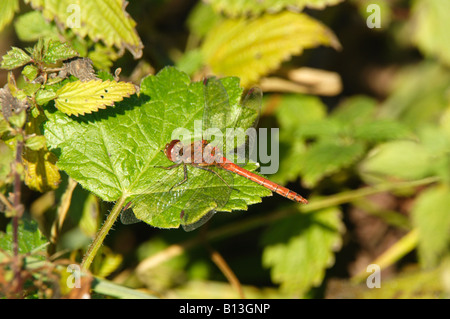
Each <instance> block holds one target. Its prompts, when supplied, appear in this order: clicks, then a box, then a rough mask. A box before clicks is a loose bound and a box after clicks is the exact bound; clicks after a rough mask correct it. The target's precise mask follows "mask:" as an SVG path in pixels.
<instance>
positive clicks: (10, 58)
mask: <svg viewBox="0 0 450 319" xmlns="http://www.w3.org/2000/svg"><path fill="white" fill-rule="evenodd" d="M29 62H31V57H30V56H29V55H28V54H26V53H25V51H23V50H22V49H19V48H16V47H12V50H9V51H8V52H7V53H6V54H5V55H4V56H3V57H2V63H1V64H0V67H1V68H2V69H7V70H12V69H15V68H18V67H20V66H22V65H25V64H27V63H29Z"/></svg>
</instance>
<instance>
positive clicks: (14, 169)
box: [12, 140, 23, 291]
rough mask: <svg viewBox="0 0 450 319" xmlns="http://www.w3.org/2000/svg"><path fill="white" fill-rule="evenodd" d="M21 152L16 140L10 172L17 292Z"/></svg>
mask: <svg viewBox="0 0 450 319" xmlns="http://www.w3.org/2000/svg"><path fill="white" fill-rule="evenodd" d="M22 151H23V142H22V141H20V140H18V141H17V146H16V158H15V161H14V164H13V167H12V172H13V176H14V182H13V189H14V198H13V207H14V216H13V220H12V233H13V240H12V250H13V256H14V261H13V269H14V281H15V283H16V288H17V291H19V290H21V286H22V280H21V275H20V268H21V267H20V260H19V220H20V218H21V217H22V214H23V206H22V205H21V203H20V197H21V190H20V187H21V181H20V174H19V172H18V169H17V168H18V166H19V165H21V163H22Z"/></svg>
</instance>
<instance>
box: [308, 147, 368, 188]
mask: <svg viewBox="0 0 450 319" xmlns="http://www.w3.org/2000/svg"><path fill="white" fill-rule="evenodd" d="M364 149H365V148H364V145H363V144H362V143H359V142H355V143H353V144H349V145H345V144H341V143H337V142H334V141H328V140H326V141H320V142H317V143H315V144H314V145H312V146H311V147H310V148H309V149H308V151H307V152H306V154H305V155H304V157H303V163H302V176H303V179H302V182H303V183H305V185H308V186H314V185H316V184H317V183H318V182H319V181H320V180H321V179H322V178H324V177H325V176H328V175H331V174H332V173H335V172H337V171H339V170H340V169H342V168H346V167H348V166H350V165H351V164H352V163H354V162H355V161H356V160H357V159H358V158H360V157H361V156H362V155H363V153H364Z"/></svg>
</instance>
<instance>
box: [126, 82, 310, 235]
mask: <svg viewBox="0 0 450 319" xmlns="http://www.w3.org/2000/svg"><path fill="white" fill-rule="evenodd" d="M203 91H204V99H205V107H204V110H203V116H202V132H203V134H205V132H207V131H208V130H209V129H219V130H223V129H225V128H240V127H244V128H245V127H255V126H256V124H257V121H258V118H259V113H260V109H261V101H262V91H261V89H259V88H258V87H254V88H251V89H250V90H249V91H248V92H247V94H246V95H245V96H244V98H243V99H242V101H241V103H240V104H239V105H238V106H237V107H233V106H232V105H231V104H230V103H229V97H228V94H227V92H226V90H225V87H224V86H223V84H222V82H221V81H220V80H219V79H217V78H215V77H210V78H206V79H205V80H204V81H203ZM232 132H234V133H235V132H236V131H235V130H232ZM224 136H225V137H224V138H225V140H226V141H228V140H230V139H231V140H232V141H234V136H233V135H231V136H229V135H227V134H225V135H224ZM244 141H245V142H244V144H245V145H243V146H241V147H244V148H245V147H248V145H247V144H248V138H247V139H244ZM223 142H224V141H223V139H222V140H221V139H214V141H211V140H208V139H207V138H206V137H205V136H203V135H202V138H199V139H196V140H194V141H182V140H179V139H174V140H171V141H170V142H168V143H167V144H166V145H165V147H164V150H163V153H164V155H165V157H166V158H167V159H168V160H169V161H170V162H171V163H172V165H169V166H156V167H155V168H158V169H165V170H167V171H172V170H176V169H180V167H182V172H183V178H182V179H181V180H180V181H179V182H177V183H176V184H174V185H172V186H170V188H169V189H168V190H166V191H163V192H161V194H160V195H159V196H156V197H153V198H152V200H153V201H155V202H156V204H155V205H153V206H152V207H156V208H158V210H159V211H162V212H163V213H164V210H169V207H171V205H175V206H177V209H178V211H179V216H176V217H175V218H178V219H179V222H180V224H181V225H182V227H183V228H184V230H185V231H192V230H194V229H196V228H198V227H200V226H202V225H203V224H205V223H206V222H207V221H208V220H209V219H210V218H211V217H212V216H213V215H214V214H215V212H216V211H218V210H220V209H221V208H223V207H224V206H225V205H226V204H227V202H228V200H229V198H230V195H231V192H232V191H233V190H234V188H233V184H234V177H233V174H236V175H239V176H242V177H244V178H246V179H248V180H250V181H252V182H254V183H257V184H259V185H261V186H263V187H265V188H267V189H269V190H270V191H272V192H275V193H277V194H279V195H281V196H283V197H285V198H287V199H290V200H292V201H294V202H298V203H302V204H307V203H308V201H307V200H306V199H305V198H304V197H302V196H301V195H299V194H297V193H296V192H294V191H292V190H290V189H288V188H286V187H284V186H281V185H279V184H277V183H274V182H272V181H270V180H268V179H267V178H265V177H263V176H261V175H258V174H256V173H253V172H251V171H249V170H247V169H245V168H243V167H241V166H240V165H238V164H236V163H235V162H234V160H231V159H229V158H228V157H227V151H228V153H231V154H234V155H235V153H236V149H237V148H238V147H239V145H235V144H236V143H235V142H233V143H231V145H232V146H233V147H230V148H231V150H229V149H226V147H225V146H229V143H226V142H225V143H223ZM234 146H236V147H234ZM231 151H232V152H231ZM248 153H249V152H247V153H246V154H248ZM243 163H244V164H245V163H246V161H243ZM190 168H195V169H200V170H202V171H204V172H207V173H205V174H203V176H205V187H197V188H196V189H195V190H193V189H192V187H191V185H190V184H189V179H190V177H189V175H190V174H189V171H191V172H192V170H190ZM197 174H199V173H198V172H197ZM167 187H168V185H166V188H167ZM183 196H184V197H186V198H188V199H187V200H184V201H182V202H181V205H180V202H179V201H178V200H179V199H180V198H182V197H183ZM143 199H146V197H145V196H142V197H141V199H139V198H136V199H135V200H133V201H131V202H128V203H127V205H126V206H125V207H124V210H123V212H122V214H121V220H122V222H123V223H125V224H130V223H134V222H138V221H140V219H139V218H137V217H136V216H134V214H133V213H132V212H131V210H136V208H137V207H138V206H139V204H140V203H141V200H143ZM146 200H147V201H148V200H149V199H148V198H147V199H146ZM211 203H212V207H211ZM144 206H145V205H144ZM130 209H131V210H130ZM144 209H146V208H144ZM177 209H175V211H177ZM202 209H203V210H204V212H205V213H204V214H202V216H201V217H200V218H197V219H196V216H198V214H196V213H197V211H198V210H202ZM141 211H142V209H141ZM171 211H172V212H174V210H173V209H172V210H171ZM135 213H136V211H135ZM141 215H142V212H141ZM172 215H173V214H172ZM172 218H173V216H172Z"/></svg>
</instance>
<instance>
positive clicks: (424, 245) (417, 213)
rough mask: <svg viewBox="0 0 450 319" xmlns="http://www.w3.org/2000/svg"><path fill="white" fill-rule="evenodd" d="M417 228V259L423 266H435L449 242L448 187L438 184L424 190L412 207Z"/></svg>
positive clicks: (449, 199)
mask: <svg viewBox="0 0 450 319" xmlns="http://www.w3.org/2000/svg"><path fill="white" fill-rule="evenodd" d="M412 216H413V223H414V225H415V227H417V229H418V230H419V247H418V252H419V260H420V263H421V264H422V266H424V267H433V266H436V265H437V264H438V263H439V262H440V261H441V259H442V258H443V257H444V256H445V254H446V253H447V252H448V247H449V244H450V189H449V187H448V186H447V185H445V184H440V185H437V186H434V187H431V188H429V189H427V190H425V191H424V192H423V193H421V194H420V196H419V197H418V198H417V200H416V202H415V204H414V207H413V209H412Z"/></svg>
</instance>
